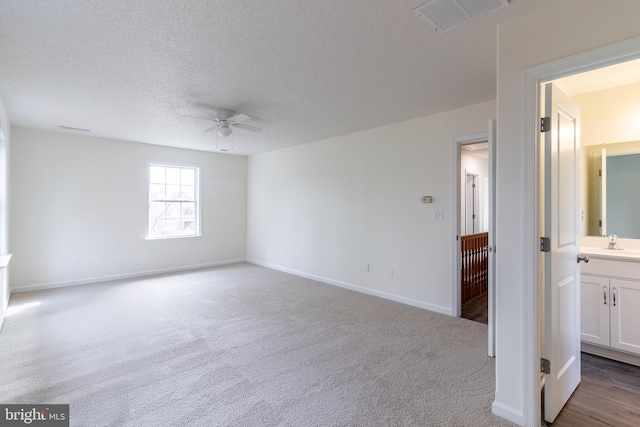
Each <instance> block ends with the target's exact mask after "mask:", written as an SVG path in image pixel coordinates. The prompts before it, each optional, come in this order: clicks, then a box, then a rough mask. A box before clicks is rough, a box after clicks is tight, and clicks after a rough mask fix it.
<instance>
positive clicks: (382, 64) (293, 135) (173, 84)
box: [0, 0, 538, 155]
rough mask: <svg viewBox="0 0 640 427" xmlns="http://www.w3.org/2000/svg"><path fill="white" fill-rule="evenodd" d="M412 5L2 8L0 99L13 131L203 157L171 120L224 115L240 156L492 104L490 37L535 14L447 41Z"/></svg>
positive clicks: (474, 27) (194, 134) (188, 133)
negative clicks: (241, 126) (72, 133)
mask: <svg viewBox="0 0 640 427" xmlns="http://www.w3.org/2000/svg"><path fill="white" fill-rule="evenodd" d="M425 1H426V0H397V1H391V0H348V1H345V0H323V1H313V2H311V1H300V0H270V1H257V0H253V1H250V0H216V1H206V0H174V1H157V0H135V1H131V0H108V1H107V0H104V1H95V0H93V1H91V0H85V1H79V0H75V1H74V0H47V1H41V0H3V1H2V2H0V64H1V66H0V96H1V97H2V99H3V101H4V104H5V107H6V109H7V113H8V115H9V119H10V121H11V123H12V124H14V125H19V126H26V127H33V128H39V129H48V130H52V131H60V132H69V131H64V130H61V129H59V126H70V127H76V128H86V129H90V130H91V132H90V133H89V134H90V135H94V136H100V137H107V138H116V139H123V140H130V141H137V142H144V143H152V144H160V145H168V146H175V147H183V148H192V149H198V150H206V151H215V150H216V133H215V132H210V133H203V132H202V130H203V129H205V128H208V127H209V126H211V122H208V121H204V120H198V119H194V118H189V117H184V116H197V117H212V116H213V113H212V108H227V109H232V110H235V111H237V112H241V113H244V114H247V115H249V116H251V117H252V118H253V119H252V120H250V121H248V122H246V123H247V124H250V125H253V126H259V127H262V128H263V129H264V130H263V131H262V132H261V133H259V134H256V133H251V132H248V131H244V130H235V131H234V135H233V143H234V148H235V153H236V154H240V155H248V154H254V153H259V152H263V151H268V150H274V149H280V148H284V147H288V146H292V145H296V144H303V143H308V142H312V141H317V140H320V139H324V138H329V137H333V136H338V135H342V134H346V133H349V132H354V131H358V130H363V129H368V128H372V127H375V126H380V125H384V124H389V123H394V122H399V121H403V120H408V119H412V118H415V117H420V116H424V115H428V114H433V113H436V112H440V111H446V110H450V109H453V108H458V107H461V106H465V105H470V104H475V103H479V102H484V101H489V100H492V99H495V94H496V26H497V24H498V23H499V22H501V21H503V20H505V19H508V18H509V17H510V16H512V15H517V14H522V13H526V11H527V9H528V8H531V7H535V4H536V3H537V2H538V0H511V4H510V5H509V6H508V7H506V8H503V9H501V10H499V11H497V12H494V13H490V14H487V15H484V16H482V17H480V18H478V19H477V20H475V21H473V22H471V23H468V24H466V25H464V26H462V27H459V28H456V29H454V30H452V31H449V32H447V33H436V32H434V30H433V29H432V28H430V27H429V26H428V25H426V24H425V23H424V22H423V21H422V20H420V19H419V18H417V17H416V16H414V15H413V14H412V10H413V9H415V8H416V7H417V6H420V5H421V4H423V3H425ZM218 142H220V143H221V142H222V139H221V138H219V141H218ZM225 142H228V140H226V141H225Z"/></svg>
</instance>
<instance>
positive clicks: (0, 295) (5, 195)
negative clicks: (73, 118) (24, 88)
mask: <svg viewBox="0 0 640 427" xmlns="http://www.w3.org/2000/svg"><path fill="white" fill-rule="evenodd" d="M0 130H1V135H0V139H1V138H4V139H2V140H0V257H2V258H3V259H2V260H1V261H0V265H3V266H5V267H6V268H1V267H0V328H1V327H2V323H3V322H4V317H5V314H6V311H7V306H8V304H9V294H10V286H9V274H8V272H9V267H8V266H6V265H5V264H6V262H5V260H6V256H7V255H8V254H9V198H10V193H9V170H10V166H11V165H10V161H9V156H10V153H11V147H10V146H11V142H10V140H11V126H10V123H9V118H8V117H7V111H6V110H5V108H4V103H3V102H2V99H0Z"/></svg>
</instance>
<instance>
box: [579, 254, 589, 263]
mask: <svg viewBox="0 0 640 427" xmlns="http://www.w3.org/2000/svg"><path fill="white" fill-rule="evenodd" d="M580 261H582V262H584V263H585V264H586V263H588V262H589V255H582V254H578V263H580Z"/></svg>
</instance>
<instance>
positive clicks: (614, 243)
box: [607, 233, 620, 250]
mask: <svg viewBox="0 0 640 427" xmlns="http://www.w3.org/2000/svg"><path fill="white" fill-rule="evenodd" d="M607 249H614V250H620V248H619V247H618V235H617V234H613V233H611V234H610V235H609V246H608V247H607Z"/></svg>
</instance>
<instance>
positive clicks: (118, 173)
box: [10, 127, 246, 290]
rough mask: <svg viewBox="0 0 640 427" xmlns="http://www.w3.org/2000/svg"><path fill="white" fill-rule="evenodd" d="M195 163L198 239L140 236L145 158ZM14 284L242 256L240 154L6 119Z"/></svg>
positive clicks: (168, 267) (144, 201)
mask: <svg viewBox="0 0 640 427" xmlns="http://www.w3.org/2000/svg"><path fill="white" fill-rule="evenodd" d="M147 161H158V162H169V163H178V164H180V163H184V164H193V165H199V166H201V167H202V231H203V237H200V238H188V239H172V240H162V241H147V240H145V232H146V214H147V211H146V209H147V187H146V162H147ZM11 163H12V171H11V194H12V196H13V197H12V204H11V223H10V228H11V248H12V251H13V259H12V261H11V262H12V269H11V276H10V277H11V286H12V289H14V290H15V289H20V288H23V289H24V287H34V286H36V287H37V286H41V285H58V284H73V283H82V282H86V281H91V280H95V279H100V278H111V277H119V276H126V275H136V274H140V273H144V272H155V271H166V270H177V269H181V268H186V267H191V266H199V265H210V264H215V263H220V262H227V261H232V260H239V259H241V260H244V259H245V255H246V246H245V245H246V158H245V157H239V156H228V155H221V154H214V153H208V152H199V151H193V150H182V149H176V148H169V147H159V146H152V145H148V144H138V143H133V142H125V141H118V140H109V139H102V138H94V137H90V136H85V135H76V134H69V133H59V132H47V131H39V130H33V129H25V128H20V127H14V128H13V129H12V152H11Z"/></svg>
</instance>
